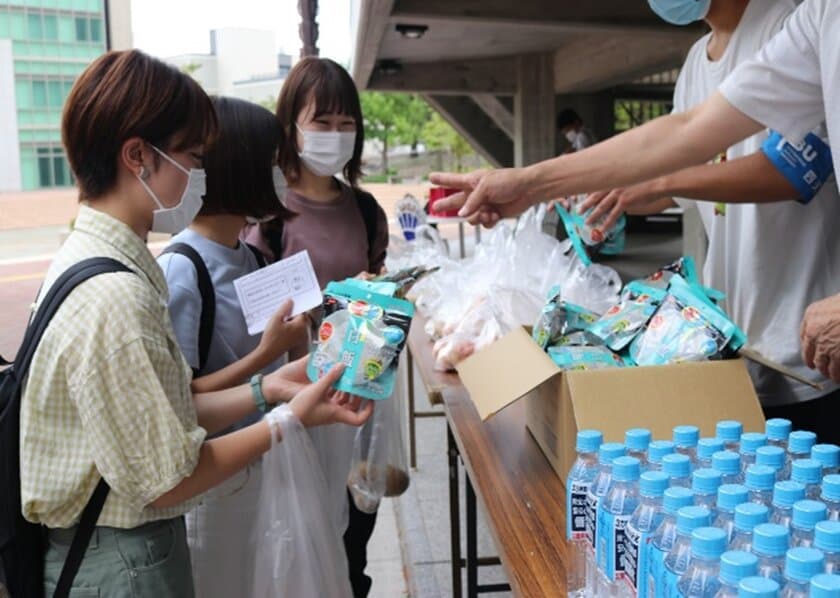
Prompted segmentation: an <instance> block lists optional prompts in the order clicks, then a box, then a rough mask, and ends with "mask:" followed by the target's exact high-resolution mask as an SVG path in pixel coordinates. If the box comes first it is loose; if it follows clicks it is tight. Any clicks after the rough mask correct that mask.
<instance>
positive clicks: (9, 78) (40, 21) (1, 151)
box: [0, 0, 132, 191]
mask: <svg viewBox="0 0 840 598" xmlns="http://www.w3.org/2000/svg"><path fill="white" fill-rule="evenodd" d="M111 14H113V15H114V19H109V15H111ZM130 15H131V11H130V0H116V1H115V0H12V1H10V2H0V90H2V91H0V156H3V159H2V160H0V191H21V190H23V191H26V190H34V189H43V188H50V187H66V186H70V185H72V184H73V178H72V175H71V173H70V167H69V165H68V163H67V158H66V156H65V154H64V150H63V148H62V146H61V112H62V108H63V106H64V101H65V99H66V98H67V95H68V94H69V93H70V89H71V88H72V87H73V83H74V81H75V80H76V77H78V76H79V74H80V73H81V72H82V71H83V70H84V69H85V67H87V65H88V64H90V63H91V62H92V61H93V60H94V59H95V58H96V57H98V56H99V55H101V54H102V53H103V52H105V51H106V49H108V47H109V46H110V47H112V48H115V49H124V48H127V47H130V46H131V41H132V39H131V16H130ZM7 91H8V92H9V93H7Z"/></svg>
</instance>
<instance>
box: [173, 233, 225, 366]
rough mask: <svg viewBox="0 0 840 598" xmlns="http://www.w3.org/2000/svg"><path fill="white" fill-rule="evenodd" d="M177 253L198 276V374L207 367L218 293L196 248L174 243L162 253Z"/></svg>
mask: <svg viewBox="0 0 840 598" xmlns="http://www.w3.org/2000/svg"><path fill="white" fill-rule="evenodd" d="M166 253H176V254H178V255H183V256H184V257H186V258H187V259H189V260H190V261H191V262H192V264H193V267H194V268H195V273H196V275H197V276H198V292H199V294H200V295H201V318H200V320H199V326H198V370H196V371H194V372H193V374H198V372H200V371H201V370H203V369H204V366H205V365H207V356H208V355H209V354H210V341H212V340H213V327H214V325H215V323H216V291H215V290H214V288H213V279H212V278H210V271H209V270H207V264H205V263H204V260H203V259H202V258H201V255H199V253H198V252H197V251H196V250H195V248H194V247H192V246H191V245H188V244H186V243H172V244H171V245H168V246H167V247H166V249H164V250H163V251H162V252H161V255H163V254H166Z"/></svg>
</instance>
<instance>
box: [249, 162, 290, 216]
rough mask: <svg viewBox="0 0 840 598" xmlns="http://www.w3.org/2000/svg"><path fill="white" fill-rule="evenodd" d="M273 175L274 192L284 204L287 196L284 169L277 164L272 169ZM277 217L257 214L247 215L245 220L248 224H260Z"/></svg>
mask: <svg viewBox="0 0 840 598" xmlns="http://www.w3.org/2000/svg"><path fill="white" fill-rule="evenodd" d="M271 177H272V179H274V193H275V194H276V195H277V200H278V201H279V202H280V203H281V204H282V203H283V198H284V197H286V187H287V185H286V177H285V176H283V169H282V168H280V167H279V166H275V167H273V168H272V169H271ZM275 218H277V215H276V214H272V215H271V216H265V217H264V218H257V217H256V216H245V221H246V222H247V223H248V224H260V223H262V222H269V221H271V220H274V219H275Z"/></svg>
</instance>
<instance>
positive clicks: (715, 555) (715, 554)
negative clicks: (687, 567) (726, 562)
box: [691, 527, 726, 560]
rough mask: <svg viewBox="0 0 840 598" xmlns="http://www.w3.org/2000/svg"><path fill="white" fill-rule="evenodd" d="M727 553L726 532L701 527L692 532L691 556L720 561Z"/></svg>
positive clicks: (715, 528)
mask: <svg viewBox="0 0 840 598" xmlns="http://www.w3.org/2000/svg"><path fill="white" fill-rule="evenodd" d="M724 552H726V532H725V531H723V530H722V529H720V528H719V527H699V528H697V529H695V530H694V531H693V532H691V556H692V557H696V558H700V559H708V560H713V559H719V558H720V555H722V554H723V553H724Z"/></svg>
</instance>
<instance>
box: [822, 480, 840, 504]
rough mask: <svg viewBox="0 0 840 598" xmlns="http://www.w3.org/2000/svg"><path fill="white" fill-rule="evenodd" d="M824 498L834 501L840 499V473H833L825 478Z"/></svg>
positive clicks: (823, 486)
mask: <svg viewBox="0 0 840 598" xmlns="http://www.w3.org/2000/svg"><path fill="white" fill-rule="evenodd" d="M822 498H823V500H830V501H832V502H838V501H840V474H836V473H833V474H831V475H827V476H825V477H824V478H823V482H822Z"/></svg>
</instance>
